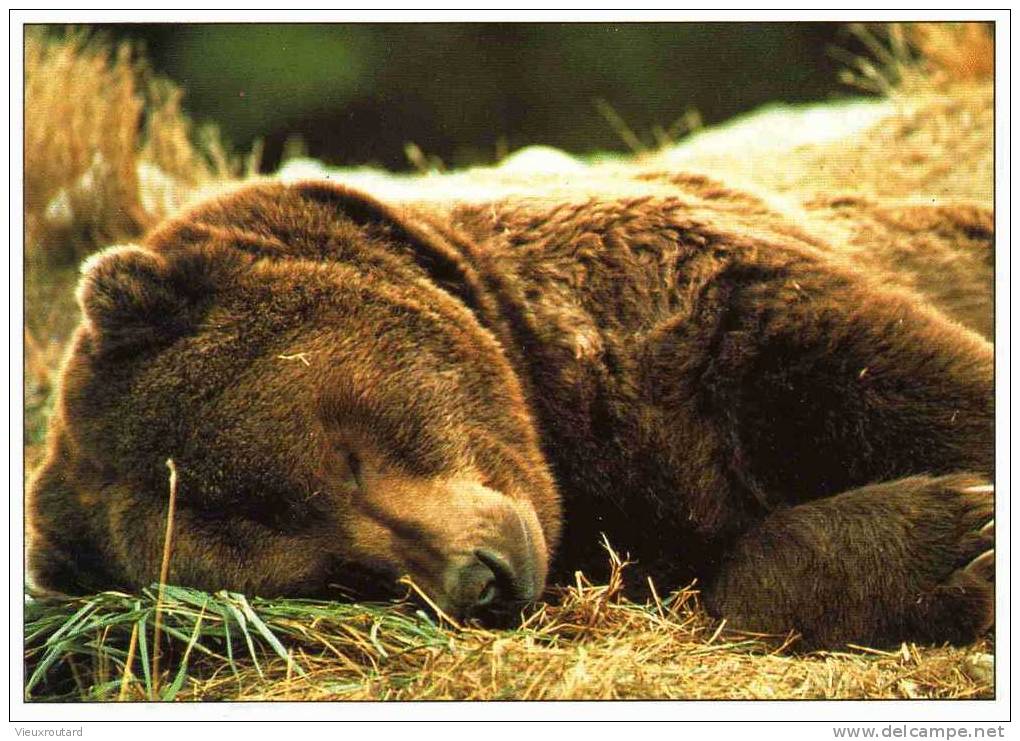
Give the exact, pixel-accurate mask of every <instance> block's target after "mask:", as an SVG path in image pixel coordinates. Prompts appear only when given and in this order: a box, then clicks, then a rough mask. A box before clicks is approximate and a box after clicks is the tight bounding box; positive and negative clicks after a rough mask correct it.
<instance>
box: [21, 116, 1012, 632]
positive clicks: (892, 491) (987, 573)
mask: <svg viewBox="0 0 1020 741" xmlns="http://www.w3.org/2000/svg"><path fill="white" fill-rule="evenodd" d="M939 105H941V103H939ZM954 110H955V109H954ZM904 135H905V134H904ZM890 136H891V137H892V138H893V139H894V140H895V136H897V134H895V132H893V133H892V134H890ZM887 143H888V144H890V148H889V149H888V150H886V151H894V150H896V147H895V146H894V145H895V144H896V142H895V141H892V142H887ZM872 154H873V153H871V154H869V153H868V152H864V153H863V154H860V153H859V156H858V158H857V160H856V162H857V164H858V165H860V163H862V162H863V163H868V162H872V161H873V160H874V161H877V155H876V156H875V157H872ZM822 155H823V153H819V152H812V151H807V150H806V151H804V152H800V153H799V154H798V155H797V156H798V157H799V160H798V162H797V163H794V165H795V166H791V168H790V169H787V170H784V173H785V175H786V176H788V177H789V178H791V183H793V181H796V180H797V178H798V177H799V176H798V175H797V172H798V170H797V168H798V167H799V168H801V170H800V172H801V174H802V176H803V173H809V172H811V173H813V172H814V171H815V169H814V168H815V166H816V163H817V162H819V161H823V160H824V161H826V162H830V160H831V158H829V159H825V158H824V157H823V156H822ZM850 159H852V158H848V162H847V163H840V162H836V163H835V164H833V165H832V172H833V173H835V174H834V175H833V174H831V173H830V175H831V177H830V178H829V180H827V181H826V182H827V183H828V187H825V188H820V189H817V190H816V189H813V188H810V187H805V186H804V184H803V183H799V184H788V187H787V186H786V185H783V184H778V185H777V184H776V183H763V182H761V181H758V182H748V180H754V179H753V178H737V180H738V181H739V183H740V184H739V185H733V184H728V183H724V182H722V181H721V180H719V179H717V178H715V177H712V176H707V175H705V174H703V172H702V170H703V169H704V168H703V167H701V166H699V167H693V168H692V169H691V170H681V169H679V168H677V167H675V166H673V165H672V164H671V163H670V162H669V161H668V158H660V159H652V160H647V161H644V162H640V163H636V164H632V165H627V166H619V167H608V166H607V167H593V168H589V169H588V170H586V171H584V172H583V173H581V174H579V175H563V176H552V175H550V176H546V177H540V178H539V177H535V176H513V175H510V174H507V173H505V172H502V173H501V172H495V173H488V174H481V175H473V176H471V177H468V178H466V179H465V180H464V181H463V182H461V183H460V186H462V187H461V190H462V193H461V195H459V196H458V195H456V194H453V195H448V194H437V192H436V189H435V186H434V181H431V182H430V181H429V180H428V179H423V180H421V181H419V182H418V184H417V189H416V191H415V192H414V193H412V195H408V194H407V190H408V189H407V188H404V189H403V190H402V191H401V195H400V196H399V197H388V196H387V195H386V194H385V193H384V192H379V193H376V194H374V195H373V194H369V193H366V192H362V191H360V190H357V189H352V188H348V187H345V186H342V185H337V184H333V183H328V182H308V183H300V184H295V185H284V184H280V183H272V182H267V183H258V184H254V185H249V186H246V187H244V188H242V189H239V190H236V191H235V192H233V193H229V194H224V195H222V196H220V197H217V198H214V199H212V200H210V201H208V202H206V203H204V204H201V205H199V206H197V207H196V208H194V209H192V210H190V211H187V212H185V213H183V214H182V215H180V216H178V217H176V218H173V219H171V220H168V221H166V222H164V223H163V224H162V225H161V226H159V227H158V228H157V229H155V230H154V231H152V232H151V233H149V234H148V235H147V236H146V237H145V238H144V239H143V240H141V241H140V243H139V245H138V246H127V247H118V248H112V249H110V250H107V251H106V252H103V253H100V254H98V255H96V256H94V257H93V258H91V259H90V260H89V261H88V263H87V264H86V266H85V267H84V268H83V277H82V280H81V284H80V289H79V302H80V305H81V308H82V312H83V321H82V324H81V326H80V327H79V328H78V330H77V332H76V334H75V336H74V339H73V341H72V344H71V347H70V348H69V350H68V352H67V355H66V359H65V363H64V367H63V371H62V382H61V391H60V395H59V399H58V402H57V406H56V409H55V412H54V416H53V419H52V421H51V427H50V433H49V443H48V445H49V449H48V453H47V457H46V461H45V462H44V464H43V465H42V467H41V468H40V469H39V470H38V471H37V472H36V474H35V475H34V477H33V480H32V481H31V482H30V486H29V495H28V504H29V528H30V532H29V536H30V554H29V567H30V571H31V574H32V577H33V581H34V584H35V586H36V587H37V588H38V589H40V590H50V591H61V592H81V591H84V590H94V589H102V588H111V587H117V588H125V589H135V588H139V587H142V586H145V585H147V584H149V583H151V582H152V581H153V580H154V579H155V578H156V575H157V574H158V572H159V558H160V554H161V548H162V528H163V523H164V517H165V510H166V492H167V483H166V467H165V465H164V463H165V461H166V459H167V458H172V459H173V460H174V461H175V463H176V466H177V469H178V471H179V473H180V482H179V499H178V512H177V523H178V524H177V531H176V535H175V546H174V548H175V552H174V558H173V561H172V564H171V580H172V581H176V582H182V583H188V584H192V585H195V586H198V587H202V588H206V589H220V588H230V589H236V590H244V591H247V592H251V593H259V594H263V595H267V596H275V595H290V594H327V595H335V594H339V593H342V592H349V593H352V594H354V595H356V596H372V595H375V594H376V593H385V592H387V591H388V590H389V589H390V588H392V585H393V583H394V581H395V579H396V578H397V577H399V576H401V575H403V574H409V575H411V576H412V578H413V579H414V580H415V582H416V583H418V584H419V585H420V586H421V587H422V588H423V589H424V591H425V592H426V593H428V594H429V595H431V597H432V598H433V599H434V601H435V602H436V603H437V604H438V605H439V606H440V607H441V608H442V609H444V610H446V611H448V612H450V613H452V614H458V615H459V614H470V613H471V608H472V606H473V604H474V603H475V602H477V601H478V599H477V598H478V589H479V586H480V584H479V582H478V581H477V580H475V576H476V575H477V574H478V573H481V572H478V571H477V570H476V569H477V567H478V562H477V560H476V556H477V558H480V559H483V561H484V562H485V564H486V565H487V566H486V568H488V566H491V567H492V569H493V570H494V571H496V572H501V573H502V572H504V571H505V574H508V575H509V576H508V577H507V578H509V579H510V580H511V581H512V582H513V584H512V585H511V586H512V589H510V588H509V587H507V589H508V591H511V592H513V594H514V595H515V596H516V597H517V598H520V599H533V598H535V597H537V596H538V594H539V592H540V590H541V586H542V584H543V583H545V582H546V580H547V578H548V580H549V581H562V580H564V579H567V578H570V576H571V575H572V574H573V572H574V571H575V570H578V569H584V570H585V571H586V572H588V573H589V574H593V573H594V574H596V575H597V573H598V571H599V569H600V567H602V566H603V565H604V563H605V556H604V552H603V550H602V548H601V546H600V543H601V541H602V535H603V534H604V535H605V536H606V537H607V538H608V540H609V542H610V543H612V545H613V546H614V547H615V548H617V549H618V550H620V551H622V552H625V553H627V554H629V556H630V557H631V558H632V559H633V560H635V561H636V562H637V566H636V568H638V569H641V570H643V572H644V573H646V574H647V575H648V576H651V577H654V579H655V582H656V583H657V584H659V585H660V586H662V585H678V584H683V583H688V582H689V581H690V580H691V579H694V578H697V579H698V580H699V583H700V584H701V585H702V587H703V589H704V595H705V599H706V603H707V605H708V606H709V608H710V609H711V610H713V611H715V612H717V613H718V614H721V615H723V616H725V617H727V618H728V619H730V620H731V622H732V624H735V625H738V626H744V627H747V628H750V629H754V630H765V631H779V632H785V631H788V630H797V631H799V632H800V633H801V634H802V635H803V636H804V639H805V643H804V644H803V645H807V646H811V645H836V644H840V643H843V642H847V641H851V642H856V643H872V644H887V643H896V642H899V641H902V640H924V641H932V642H942V641H953V642H967V641H970V640H973V639H974V638H975V637H977V636H978V635H980V634H981V633H982V632H983V631H985V630H987V629H988V627H989V626H990V624H991V623H992V620H993V578H994V575H993V565H994V559H993V556H992V555H991V549H992V546H993V535H994V531H993V528H992V525H991V524H990V520H991V518H992V515H993V507H992V494H991V486H990V485H989V484H988V481H990V479H991V477H992V475H993V465H994V460H993V448H994V445H993V442H994V439H993V438H994V398H993V397H994V394H993V381H994V378H993V358H992V346H991V344H990V343H989V341H988V340H989V339H990V337H991V332H992V321H991V312H990V307H991V303H990V296H989V293H990V288H991V285H990V284H991V276H992V274H993V273H992V239H993V228H992V219H991V209H990V205H989V204H988V202H987V199H986V198H985V194H984V193H983V192H980V191H981V187H983V186H981V187H977V189H976V190H975V191H974V192H967V193H963V194H962V195H959V196H953V195H952V193H959V191H958V190H956V191H954V190H953V189H952V188H950V187H949V185H947V186H946V188H947V191H946V193H942V192H941V190H940V192H939V195H940V196H941V200H940V201H939V203H935V204H933V203H931V201H930V199H928V200H925V196H926V194H925V193H924V192H923V191H924V188H923V187H921V186H919V185H917V184H915V185H914V186H911V187H910V188H905V189H904V190H901V191H899V193H900V195H901V196H902V197H900V198H889V197H887V196H888V194H886V193H884V192H883V191H882V187H881V186H882V183H883V177H882V176H881V175H880V174H869V178H870V179H869V178H864V179H863V180H861V179H860V178H859V177H858V175H856V174H854V176H853V179H854V184H853V186H851V184H850V183H849V179H850V175H847V176H846V178H847V182H846V183H844V182H843V181H841V180H840V177H841V176H840V175H839V173H840V172H843V170H844V169H845V171H846V172H847V173H855V172H856V171H855V170H854V166H853V162H850ZM701 164H702V165H703V164H704V163H701ZM759 164H761V163H759ZM766 164H767V163H766ZM971 165H972V166H973V163H971ZM841 168H843V169H841ZM978 169H980V165H978ZM760 170H762V171H770V172H771V171H772V170H770V169H769V168H768V167H761V168H760ZM904 172H906V171H904ZM791 173H792V174H791ZM738 174H739V173H738ZM900 176H901V177H902V178H904V179H905V180H904V182H905V181H906V179H909V178H908V176H907V175H905V174H903V173H902V172H901V173H900ZM803 177H806V176H803ZM949 180H951V178H948V176H947V182H948V181H949ZM970 180H973V179H970ZM919 182H920V181H919ZM925 182H929V181H928V180H926V181H925ZM763 186H770V187H771V189H772V193H773V194H778V196H777V197H776V198H772V197H768V196H763V195H762V194H761V192H760V190H759V189H760V188H762V187H763ZM844 186H845V187H844ZM871 186H874V187H871ZM412 190H414V189H412ZM791 194H795V196H796V197H792V196H791ZM479 553H483V555H482V556H479V555H477V554H479ZM491 553H495V554H496V555H497V556H498V558H496V559H495V560H493V558H492V557H491V556H490V555H484V554H491ZM493 564H495V565H493ZM486 573H487V572H486ZM483 580H484V579H483ZM636 581H643V580H636ZM483 586H484V585H483ZM504 586H505V585H504Z"/></svg>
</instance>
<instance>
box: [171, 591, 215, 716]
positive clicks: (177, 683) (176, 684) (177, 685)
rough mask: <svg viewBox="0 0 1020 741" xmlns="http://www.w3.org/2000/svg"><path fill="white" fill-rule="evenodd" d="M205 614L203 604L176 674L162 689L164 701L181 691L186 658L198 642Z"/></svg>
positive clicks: (186, 668)
mask: <svg viewBox="0 0 1020 741" xmlns="http://www.w3.org/2000/svg"><path fill="white" fill-rule="evenodd" d="M204 616H205V607H204V606H203V610H202V613H201V614H199V616H198V620H196V621H195V629H194V630H193V631H191V639H190V640H189V641H188V647H187V648H186V649H184V656H183V657H182V658H181V665H180V667H178V669H177V675H176V676H175V677H174V681H173V682H172V683H171V684H170V685H169V686H168V687H166V688H165V689H164V690H163V696H162V699H163V700H164V701H166V702H169V701H171V700H173V699H174V698H175V697H177V693H178V692H180V691H181V687H182V686H184V680H185V678H186V677H187V676H188V659H190V658H191V649H193V648H194V647H195V645H196V644H197V643H198V636H199V631H200V630H201V628H202V618H203V617H204Z"/></svg>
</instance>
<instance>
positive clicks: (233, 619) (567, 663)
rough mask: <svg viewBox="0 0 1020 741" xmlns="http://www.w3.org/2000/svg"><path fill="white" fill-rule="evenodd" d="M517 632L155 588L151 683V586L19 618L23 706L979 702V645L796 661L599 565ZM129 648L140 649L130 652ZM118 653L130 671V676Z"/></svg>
mask: <svg viewBox="0 0 1020 741" xmlns="http://www.w3.org/2000/svg"><path fill="white" fill-rule="evenodd" d="M610 558H611V564H612V571H611V576H610V579H609V582H608V584H606V585H592V584H590V583H588V582H587V581H586V580H585V579H584V578H583V577H582V576H580V575H579V576H578V577H577V581H576V583H575V584H574V585H573V586H570V587H567V588H562V589H559V590H556V591H554V592H553V593H552V594H550V595H549V596H550V602H549V603H547V604H544V605H542V606H541V607H540V608H538V610H537V611H535V612H533V613H532V614H531V615H530V616H529V617H528V618H527V619H526V621H525V622H524V624H523V625H522V627H520V628H518V629H515V630H487V629H483V628H478V627H462V628H459V629H458V628H454V627H451V626H448V625H444V624H442V623H441V621H439V620H438V619H436V618H433V617H430V616H429V615H427V614H426V613H424V612H423V611H421V610H419V609H416V608H415V607H414V606H413V605H411V604H408V603H404V604H399V605H371V604H357V605H351V604H338V603H329V602H316V601H309V600H261V599H254V598H252V599H248V598H246V597H244V596H243V595H240V594H234V593H228V592H219V593H216V594H208V593H205V592H200V591H197V590H193V589H185V588H181V587H174V586H167V587H166V589H165V595H164V599H163V601H162V606H161V610H162V623H161V628H160V632H159V640H160V641H161V644H162V648H163V663H161V665H160V666H161V667H162V668H161V670H160V676H158V677H157V676H155V674H154V672H153V661H152V652H153V648H154V641H155V640H156V638H155V637H154V634H153V626H154V623H155V611H156V590H157V588H156V587H155V586H154V587H152V588H151V589H149V590H146V591H145V592H144V593H143V594H141V595H137V596H135V595H126V594H119V593H113V592H107V593H103V594H99V595H94V596H91V597H85V598H79V599H75V600H67V601H55V602H33V603H30V604H29V605H28V610H27V612H28V618H27V620H26V626H25V635H26V645H27V649H28V650H27V673H26V676H27V677H28V684H27V688H26V694H27V696H28V699H29V700H56V699H62V700H109V701H113V700H118V699H120V700H133V701H141V700H149V699H160V700H383V699H385V700H508V699H515V700H568V699H637V698H644V699H650V698H669V699H709V698H728V699H776V698H802V699H809V698H830V699H831V698H858V699H859V698H944V699H948V698H980V697H990V696H991V695H992V688H991V673H990V665H989V664H988V661H989V657H988V656H987V654H988V653H989V652H990V651H991V648H990V646H989V644H988V643H980V644H978V645H975V646H971V647H968V648H966V649H961V648H922V647H918V646H914V645H903V646H901V647H900V648H898V649H894V650H888V651H878V650H875V649H867V648H853V647H847V648H846V649H845V650H843V651H826V652H814V653H807V654H797V653H796V646H797V641H796V637H795V636H761V635H754V634H746V633H740V632H736V631H731V630H729V629H727V628H726V626H725V624H724V623H721V622H719V621H715V620H712V619H711V618H709V617H708V616H707V615H706V614H705V613H704V612H703V611H702V610H701V608H700V606H699V604H698V595H697V592H695V591H694V590H692V589H680V590H677V591H675V592H673V593H671V594H669V595H668V596H666V597H664V598H662V599H658V600H651V601H649V602H647V603H644V604H637V603H634V602H631V601H629V600H627V599H626V598H625V597H623V596H622V590H621V588H622V586H623V584H624V580H625V579H626V567H625V564H623V563H621V562H620V561H619V559H617V558H616V557H615V555H613V554H612V553H611V552H610ZM132 642H134V644H135V648H134V651H132V650H131V648H132ZM129 655H130V656H131V661H130V662H129V661H128V657H129Z"/></svg>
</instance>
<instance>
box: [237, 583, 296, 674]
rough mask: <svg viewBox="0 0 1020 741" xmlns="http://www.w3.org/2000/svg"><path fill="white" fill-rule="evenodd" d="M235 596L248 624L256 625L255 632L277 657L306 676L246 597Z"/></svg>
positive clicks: (241, 595)
mask: <svg viewBox="0 0 1020 741" xmlns="http://www.w3.org/2000/svg"><path fill="white" fill-rule="evenodd" d="M234 596H235V597H236V598H237V599H238V601H239V602H240V603H241V609H242V610H244V614H245V617H247V618H248V622H250V623H251V624H252V625H254V626H255V630H257V631H258V632H259V633H260V634H261V635H262V637H263V638H265V639H266V642H267V643H268V644H269V645H270V646H272V647H273V651H275V652H276V655H277V656H279V657H280V658H282V659H283V660H284V661H286V662H288V663H293V666H294V669H295V671H297V673H298V674H300V675H301V676H302V677H303V676H305V670H304V669H302V668H301V666H300V665H299V664H298V663H297V662H295V661H294V659H293V657H292V656H291V655H290V654H288V653H287V649H285V648H284V647H283V644H282V643H280V640H279V639H278V638H277V637H276V636H275V635H274V634H273V632H272V631H271V630H269V628H268V627H267V626H266V624H265V623H264V622H262V620H261V618H259V616H258V615H256V614H255V610H253V609H252V607H251V605H249V604H248V600H247V599H245V596H244V595H243V594H236V595H234Z"/></svg>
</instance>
